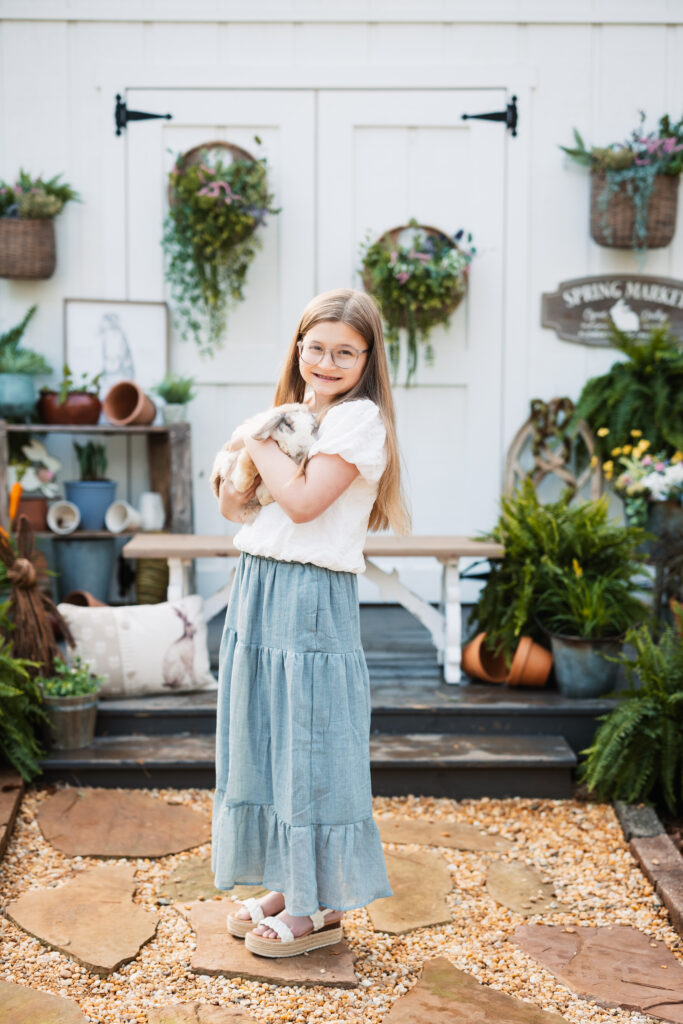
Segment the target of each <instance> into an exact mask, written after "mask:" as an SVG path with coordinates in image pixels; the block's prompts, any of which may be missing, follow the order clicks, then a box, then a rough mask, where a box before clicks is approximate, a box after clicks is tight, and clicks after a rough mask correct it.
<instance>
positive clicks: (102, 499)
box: [64, 480, 116, 589]
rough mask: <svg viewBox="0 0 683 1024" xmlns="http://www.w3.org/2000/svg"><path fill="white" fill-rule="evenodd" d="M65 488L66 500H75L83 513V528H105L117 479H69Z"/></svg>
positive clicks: (75, 503)
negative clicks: (106, 515) (105, 515)
mask: <svg viewBox="0 0 683 1024" xmlns="http://www.w3.org/2000/svg"><path fill="white" fill-rule="evenodd" d="M64 490H65V491H66V500H67V501H73V503H74V505H76V506H77V507H78V510H79V512H80V513H81V530H103V529H104V513H105V512H106V511H107V509H108V508H109V506H110V505H111V503H112V501H113V500H114V496H115V494H116V480H67V481H65V483H64ZM80 589H87V588H84V587H82V588H80Z"/></svg>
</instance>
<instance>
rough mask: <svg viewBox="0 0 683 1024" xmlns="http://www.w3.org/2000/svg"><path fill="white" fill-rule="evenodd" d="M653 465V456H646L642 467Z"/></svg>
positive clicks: (642, 461) (642, 460)
mask: <svg viewBox="0 0 683 1024" xmlns="http://www.w3.org/2000/svg"><path fill="white" fill-rule="evenodd" d="M651 463H652V456H651V455H646V456H645V458H644V459H641V463H640V464H641V466H649V465H650V464H651Z"/></svg>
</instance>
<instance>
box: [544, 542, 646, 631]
mask: <svg viewBox="0 0 683 1024" xmlns="http://www.w3.org/2000/svg"><path fill="white" fill-rule="evenodd" d="M635 569H636V565H635V563H632V564H629V562H624V563H616V564H615V565H614V566H613V568H612V569H611V570H608V571H607V572H605V573H604V574H603V575H599V576H596V575H595V574H594V573H592V574H591V575H590V576H589V575H586V574H585V573H584V570H583V567H582V566H581V565H580V563H579V561H578V559H576V560H575V561H573V564H572V566H571V568H566V567H562V568H560V567H559V566H557V565H554V564H553V562H552V561H551V560H550V558H548V556H547V555H544V556H543V564H542V572H543V579H544V589H543V593H542V594H541V595H540V596H539V602H538V612H537V616H538V619H539V621H540V622H541V624H542V625H543V626H544V628H545V629H547V631H548V632H549V633H553V634H555V635H556V636H567V637H581V638H582V639H584V640H595V639H607V638H608V637H615V638H617V637H622V636H623V635H624V633H625V632H626V630H627V629H629V628H630V627H632V626H633V625H634V624H635V623H638V622H642V620H643V619H644V618H645V617H646V615H647V612H646V610H645V606H644V605H643V603H642V602H641V601H639V600H638V598H636V597H635V596H634V595H633V593H632V588H633V581H632V577H633V575H634V573H635Z"/></svg>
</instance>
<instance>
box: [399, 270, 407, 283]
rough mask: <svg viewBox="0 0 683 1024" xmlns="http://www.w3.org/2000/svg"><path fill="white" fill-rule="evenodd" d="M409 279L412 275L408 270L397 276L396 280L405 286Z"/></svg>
mask: <svg viewBox="0 0 683 1024" xmlns="http://www.w3.org/2000/svg"><path fill="white" fill-rule="evenodd" d="M409 277H410V274H409V273H408V272H407V271H406V270H402V271H401V273H400V274H397V275H396V279H397V281H398V282H399V284H405V283H406V281H407V280H408V278H409Z"/></svg>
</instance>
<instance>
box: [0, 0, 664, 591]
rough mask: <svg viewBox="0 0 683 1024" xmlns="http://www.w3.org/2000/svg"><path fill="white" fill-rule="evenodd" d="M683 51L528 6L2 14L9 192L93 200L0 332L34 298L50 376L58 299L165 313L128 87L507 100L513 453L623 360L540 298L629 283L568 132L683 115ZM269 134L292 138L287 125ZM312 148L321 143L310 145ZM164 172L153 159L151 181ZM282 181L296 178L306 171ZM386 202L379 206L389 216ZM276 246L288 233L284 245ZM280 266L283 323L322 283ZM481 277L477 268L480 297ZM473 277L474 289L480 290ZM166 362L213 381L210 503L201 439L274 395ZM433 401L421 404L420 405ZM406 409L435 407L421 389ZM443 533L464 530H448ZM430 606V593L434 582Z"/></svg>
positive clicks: (143, 93) (7, 1) (614, 16)
mask: <svg viewBox="0 0 683 1024" xmlns="http://www.w3.org/2000/svg"><path fill="white" fill-rule="evenodd" d="M682 50H683V12H682V10H681V4H680V2H679V0H651V2H648V3H647V4H644V3H642V0H622V2H620V3H618V4H616V3H613V2H612V0H555V2H553V3H545V4H539V3H537V2H536V0H518V2H516V3H509V4H506V5H501V4H500V2H499V0H463V2H458V0H426V2H424V3H420V2H418V0H414V2H402V0H401V2H398V0H396V2H393V0H371V2H370V4H369V5H368V2H367V0H364V2H363V3H361V2H360V0H334V2H327V0H324V2H320V0H283V2H282V3H279V4H278V5H277V7H275V5H273V4H272V3H262V2H259V0H248V2H247V0H234V2H230V0H220V2H219V0H198V2H192V3H190V0H185V2H183V0H177V2H173V3H166V2H163V0H116V2H115V3H114V2H113V0H98V2H97V3H93V2H90V0H69V2H66V0H3V2H2V5H1V6H0V97H1V99H0V176H2V177H12V175H14V174H15V173H16V170H17V168H18V167H19V166H20V165H21V166H24V167H27V168H29V169H31V170H34V171H40V170H43V171H45V172H46V173H56V172H57V171H60V170H63V171H64V174H65V178H66V179H67V180H69V181H70V182H72V183H73V184H74V185H75V186H76V187H77V188H78V189H79V191H80V192H81V194H82V195H83V198H84V203H83V204H82V205H77V204H70V205H69V206H68V207H67V208H66V210H65V211H64V213H63V214H62V215H61V216H60V217H59V218H58V220H57V222H56V230H57V245H58V265H57V271H56V273H55V275H54V277H53V278H52V279H50V280H48V281H43V282H35V283H32V282H10V281H0V330H2V329H5V328H6V327H7V326H9V325H10V324H12V323H15V322H16V321H17V320H18V319H19V318H20V317H21V316H22V315H23V313H24V312H25V311H26V309H27V307H28V305H29V304H30V303H31V302H37V303H38V305H39V312H38V316H37V317H36V318H35V320H34V322H33V323H32V325H31V334H30V338H29V341H30V344H31V347H34V348H37V349H39V350H40V351H43V352H44V353H45V354H46V355H47V356H48V358H49V359H51V361H52V362H53V364H54V365H55V366H59V364H60V363H61V358H62V342H63V339H62V301H63V298H64V296H67V295H68V296H74V297H75V296H89V297H92V298H125V297H127V296H128V297H132V295H133V294H136V295H137V297H142V298H155V297H156V295H149V294H147V295H142V294H141V291H140V290H138V291H137V292H135V288H138V289H140V288H141V284H140V280H141V279H140V280H138V279H137V278H136V274H131V268H130V266H129V265H128V255H127V254H128V252H129V250H130V239H129V237H128V231H129V227H128V224H127V220H126V215H125V212H126V202H127V198H130V185H129V183H128V172H129V167H128V164H129V160H128V157H129V156H130V155H131V153H130V151H131V149H133V150H138V148H139V147H140V146H142V147H144V146H145V145H148V146H149V144H150V133H152V132H156V131H158V130H159V129H158V128H157V127H156V124H157V123H156V122H143V123H139V124H133V125H131V126H130V127H129V129H128V132H127V133H126V135H124V136H123V137H122V138H118V139H117V138H116V137H115V136H114V132H113V104H114V93H115V92H117V91H119V92H124V91H126V90H128V91H129V92H130V95H131V96H132V95H133V90H135V92H136V102H137V101H138V100H139V105H140V107H141V108H142V109H149V110H155V109H162V108H161V107H156V106H154V105H153V104H152V95H151V94H152V92H153V91H157V93H163V94H164V95H168V93H169V92H177V90H188V91H189V90H191V91H192V92H193V93H194V94H195V96H194V101H196V100H197V98H198V95H199V93H200V92H201V91H202V90H209V91H210V90H222V89H235V88H238V87H239V88H241V89H243V90H248V91H252V90H284V91H290V92H304V91H306V90H308V91H311V90H313V91H318V94H319V96H321V97H322V96H324V95H325V94H326V93H327V92H328V91H330V90H337V91H338V90H351V89H365V90H368V89H369V90H381V89H388V90H400V89H421V90H425V102H426V103H427V104H428V103H429V90H439V89H446V88H456V87H458V88H462V89H487V90H492V91H495V90H503V91H504V92H505V93H506V94H507V95H510V94H512V93H516V94H517V95H518V97H519V108H520V131H519V137H518V138H517V139H514V140H513V139H511V138H509V136H506V133H505V130H504V129H503V127H502V126H501V125H491V124H488V125H487V124H485V123H480V124H479V127H480V128H481V130H482V131H484V132H487V133H491V135H492V136H495V137H497V138H499V139H500V138H505V140H506V141H505V145H504V163H505V167H504V174H503V179H504V180H505V182H506V185H505V194H504V206H503V210H504V213H503V225H502V231H503V247H504V248H503V252H504V257H503V264H504V290H503V296H502V318H503V325H504V331H505V344H504V348H503V352H502V357H501V365H500V373H501V376H502V387H503V400H502V410H503V411H502V424H501V431H502V447H503V448H505V447H506V445H507V444H508V443H509V441H510V439H511V438H512V436H513V435H514V432H515V430H516V429H517V427H518V426H519V424H520V422H521V421H522V420H523V419H524V418H525V416H526V414H527V410H528V403H529V399H530V398H532V397H535V396H537V395H539V396H544V397H549V396H550V395H551V394H559V393H567V394H570V395H572V396H573V397H576V395H577V394H578V391H579V389H580V387H581V385H582V384H583V382H584V381H585V380H586V379H587V377H589V376H591V375H593V374H596V373H600V372H603V371H604V369H606V368H607V367H608V366H609V365H610V363H611V362H612V361H613V359H614V355H613V353H611V352H610V351H609V350H607V351H606V350H594V349H589V348H583V347H581V346H577V345H572V344H569V343H567V342H564V341H561V340H560V339H558V338H557V337H556V336H555V335H554V333H553V332H552V331H548V330H545V329H543V328H541V326H540V323H539V311H540V295H541V292H543V291H548V290H554V288H555V287H556V284H557V282H558V281H559V280H562V279H563V278H567V277H572V276H577V275H580V274H582V273H588V272H595V273H600V272H608V271H610V270H614V271H620V270H624V269H626V270H633V271H636V270H638V264H637V261H636V260H635V258H634V257H633V256H632V255H631V254H630V253H628V252H618V251H614V250H607V249H601V248H599V247H598V246H596V245H595V244H594V243H593V242H592V241H591V240H590V238H589V235H588V192H589V180H588V175H587V174H586V173H585V172H584V171H583V170H582V169H580V168H577V167H575V166H572V165H571V164H569V163H567V162H566V161H565V158H564V157H563V155H562V153H561V152H560V151H559V150H558V149H557V145H558V144H559V143H567V142H569V141H570V139H571V128H572V125H574V124H575V125H577V127H579V128H580V129H581V130H582V132H583V133H584V136H585V137H586V140H587V141H588V142H600V141H605V140H607V139H609V138H619V137H620V136H625V135H626V134H627V133H628V132H629V130H630V129H631V127H632V126H633V125H634V122H635V117H636V111H637V108H638V107H641V106H642V107H644V108H645V109H646V110H647V112H648V115H650V118H651V119H653V118H654V117H655V116H658V115H659V114H660V113H662V112H663V111H664V110H668V111H669V113H671V114H672V115H673V116H677V115H678V113H679V112H680V102H681V96H683V64H682V63H681V61H680V59H679V55H680V53H681V51H682ZM178 98H179V97H178ZM131 105H132V104H131ZM194 105H195V106H196V102H195V103H194ZM496 105H497V104H496ZM169 109H170V108H169ZM475 109H476V110H486V109H494V107H493V105H492V104H491V105H489V104H486V105H484V106H482V105H477V107H476V108H473V110H472V111H471V112H473V111H474V110H475ZM174 113H176V115H177V116H176V121H175V124H174V130H175V129H176V128H177V130H178V133H180V132H181V131H182V130H183V129H182V123H183V117H184V114H183V109H182V107H181V106H178V107H177V108H175V110H174ZM211 116H212V117H214V115H213V114H212V115H211ZM226 123H227V121H226V119H225V116H224V115H223V116H222V117H217V118H216V117H214V121H213V126H215V125H220V124H222V125H224V126H225V125H226ZM164 124H165V123H164ZM172 124H173V122H172ZM204 124H205V125H210V124H211V121H210V120H209V121H207V122H204ZM651 124H652V122H651ZM274 134H275V135H278V136H279V135H281V134H282V130H281V129H277V128H276V129H275V132H274ZM145 140H147V141H146V142H145ZM314 141H315V139H314V138H313V137H311V140H310V144H311V145H313V143H314ZM267 144H268V145H270V144H271V140H269V141H268V143H267ZM272 144H273V145H275V142H274V141H273V143H272ZM363 145H364V146H365V147H366V149H367V150H368V151H369V150H370V149H371V148H372V146H373V145H376V142H374V141H373V140H372V139H371V138H370V137H368V138H366V139H364V140H363ZM158 152H160V150H159V151H158ZM288 166H289V165H288ZM162 172H163V167H162V166H161V164H160V163H159V162H157V163H156V164H155V168H154V173H155V175H157V180H158V176H159V175H161V174H162ZM282 173H285V172H284V171H283V172H282ZM288 173H291V174H300V168H299V167H295V168H294V169H291V170H289V171H288ZM283 184H284V183H283ZM287 187H288V188H291V182H290V184H289V185H288V186H287ZM369 189H370V185H368V193H367V194H368V196H369V195H370V191H369ZM154 191H155V194H156V199H157V201H158V199H159V193H160V190H159V189H158V187H156V186H155V189H154ZM387 198H388V197H386V196H384V195H383V193H382V190H381V189H376V190H375V192H374V193H373V199H374V201H375V202H376V204H377V209H378V211H379V209H380V204H383V203H384V202H385V200H386V199H387ZM132 199H133V202H135V201H136V198H135V196H133V197H132ZM138 201H139V197H138ZM288 204H289V207H290V212H291V210H293V209H294V207H293V206H292V203H291V201H290V200H288ZM385 209H386V207H384V206H382V212H383V213H384V210H385ZM388 212H389V211H387V215H388ZM285 220H286V218H285ZM439 220H440V218H439ZM472 226H473V229H474V230H475V234H476V225H474V224H473V225H472ZM281 230H282V229H281V227H280V226H279V225H278V227H277V229H276V231H277V232H280V231H281ZM311 230H312V229H311ZM273 237H275V236H273ZM275 250H276V252H275V254H273V251H272V250H271V251H270V254H269V251H268V249H267V248H266V249H265V250H264V252H263V253H262V254H261V255H260V256H259V258H258V260H257V262H256V263H255V264H254V267H253V274H252V276H251V277H250V283H249V285H248V289H250V291H249V294H250V295H253V294H254V289H257V288H258V287H260V284H261V283H262V281H263V275H264V274H267V272H268V271H269V269H270V270H272V266H273V263H272V262H271V263H269V262H268V260H269V258H271V257H273V258H275V259H276V260H280V259H281V258H282V253H285V252H286V253H287V256H288V261H289V263H291V265H292V269H291V271H290V272H291V273H294V272H297V270H298V272H299V274H300V277H299V278H298V281H299V283H298V285H297V286H296V287H293V288H290V293H291V303H292V308H294V307H296V308H297V310H298V306H299V305H300V304H301V301H305V299H304V300H302V298H301V296H302V294H303V292H308V291H309V290H310V291H311V292H312V291H313V290H314V288H315V285H316V283H317V282H316V281H315V274H314V273H313V272H312V271H310V270H306V266H307V264H306V259H307V256H308V253H309V248H308V246H307V244H306V243H304V241H302V239H301V238H295V239H294V240H293V241H292V240H287V241H285V239H284V237H282V238H280V237H279V235H278V244H277V246H275ZM292 254H293V255H292ZM682 266H683V231H682V230H681V229H680V227H679V230H678V232H677V234H676V236H675V239H674V242H673V244H672V245H670V246H668V247H667V248H666V249H664V250H660V251H655V252H652V253H650V254H649V256H648V260H647V264H646V266H645V267H644V269H643V272H645V273H650V272H653V273H654V272H662V273H665V274H667V275H669V276H680V273H681V267H682ZM475 273H476V264H475V267H474V268H473V278H472V280H473V288H474V287H475V285H474V281H475ZM307 274H309V275H310V287H309V284H308V283H307V282H308V278H307V277H306V275H307ZM478 277H479V282H480V283H481V281H482V280H483V275H482V274H479V275H478ZM136 282H137V283H136ZM149 283H150V284H151V283H152V282H151V279H150V281H149ZM281 300H282V295H280V297H279V300H278V301H281ZM479 301H480V302H481V300H479ZM472 307H473V304H472V303H470V308H472ZM461 312H463V311H459V313H461ZM253 315H254V310H253V308H250V306H249V304H245V306H244V307H243V308H242V309H240V310H238V311H236V312H235V314H234V315H233V316H234V324H237V325H239V324H240V323H242V324H243V325H244V327H245V329H246V328H247V327H248V326H250V325H251V323H252V319H251V318H252V317H253ZM458 315H459V314H456V317H457V316H458ZM278 316H279V319H278V344H279V345H284V344H285V343H286V340H287V337H286V333H285V327H284V325H285V323H286V322H288V320H289V319H290V317H289V314H288V313H287V311H286V310H285V309H284V307H283V308H282V309H281V310H280V312H279V314H278ZM288 329H289V327H288ZM453 351H457V343H456V345H455V346H454V349H453ZM173 363H174V368H175V369H182V370H183V372H193V373H196V374H198V375H199V376H200V377H202V376H203V377H204V378H205V380H206V383H204V384H202V385H201V396H200V398H199V399H198V400H197V402H195V403H194V405H193V406H192V422H193V431H194V434H193V446H194V451H193V457H194V473H195V490H196V494H197V495H198V496H199V495H200V494H201V493H203V492H202V488H203V487H205V486H206V468H205V465H204V463H205V461H206V455H205V450H204V445H203V439H204V438H206V436H207V432H208V431H209V430H210V429H215V430H217V431H220V432H223V430H228V429H229V428H230V427H231V426H232V424H233V423H234V421H235V420H237V419H239V418H241V417H242V416H243V415H245V414H246V412H248V411H249V410H250V409H251V408H253V406H254V405H260V404H263V403H267V401H269V400H270V396H271V394H272V384H271V383H264V384H254V383H249V384H247V383H246V382H244V381H242V382H241V383H240V382H239V375H236V376H235V377H231V376H230V375H229V373H228V370H229V366H227V367H226V365H225V363H224V364H223V365H222V368H221V371H220V376H219V378H218V379H219V381H220V382H216V379H214V380H211V381H209V379H208V377H209V374H208V372H207V367H206V365H205V364H202V363H199V361H198V360H197V359H196V356H195V355H194V354H193V352H192V350H191V349H188V348H184V347H183V348H180V347H178V346H176V348H175V349H174V352H173ZM441 365H442V366H443V365H445V364H443V363H442V364H441ZM38 383H39V384H40V383H42V381H38ZM422 394H423V395H424V396H429V394H430V391H429V389H426V388H425V389H424V391H423V393H422ZM398 400H401V393H400V392H399V393H398V396H397V401H398ZM413 400H417V401H421V400H425V399H423V398H422V396H421V395H420V392H419V390H418V391H417V392H416V393H415V394H414V396H413V397H412V398H411V401H413ZM212 410H216V412H215V413H214V412H213V411H212ZM452 420H453V423H454V429H455V430H459V429H462V425H463V422H464V421H463V412H462V405H461V406H460V409H459V410H458V407H457V403H453V409H452ZM110 451H111V459H112V473H113V474H115V475H117V476H119V477H120V479H121V481H122V484H121V486H122V487H123V486H128V485H129V487H130V493H131V495H132V497H133V499H134V500H135V498H136V496H137V494H139V491H140V490H141V489H142V487H143V486H144V480H143V478H142V473H143V468H139V469H138V462H139V461H140V460H138V459H136V460H135V469H134V471H133V473H132V474H131V477H130V479H129V480H128V481H127V479H126V473H125V471H124V470H123V463H122V458H121V454H120V453H119V451H118V450H117V449H116V447H115V446H114V445H112V447H111V449H110ZM57 454H58V456H60V455H61V452H59V451H58V452H57ZM482 457H483V458H486V453H484V454H483V456H482ZM65 462H66V467H65V475H66V474H67V472H68V473H73V472H74V469H75V467H74V466H73V465H72V456H71V454H70V453H68V452H67V454H66V455H65ZM142 466H143V467H144V461H143V463H142ZM429 468H431V467H429ZM426 473H427V469H425V474H426ZM196 528H197V529H198V530H199V529H202V530H206V532H209V533H215V532H220V530H229V531H231V530H232V529H233V528H232V527H231V526H229V525H227V524H225V523H224V522H223V521H222V520H220V518H217V517H216V513H215V509H212V508H211V506H210V504H209V505H206V504H204V503H203V501H202V502H199V500H198V508H197V516H196ZM448 529H449V532H450V531H451V530H452V529H457V530H460V529H461V527H460V526H459V525H458V524H455V525H454V526H451V525H450V524H449V527H448ZM224 571H225V565H221V566H220V572H224ZM207 587H208V589H210V586H209V584H207ZM418 589H419V587H418ZM423 592H424V593H425V594H426V595H428V596H430V597H433V598H436V597H438V593H435V592H434V591H433V590H431V589H430V588H429V587H427V585H426V584H425V588H424V591H423ZM365 596H366V597H367V596H369V594H368V595H365ZM465 599H467V595H466V597H465Z"/></svg>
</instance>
